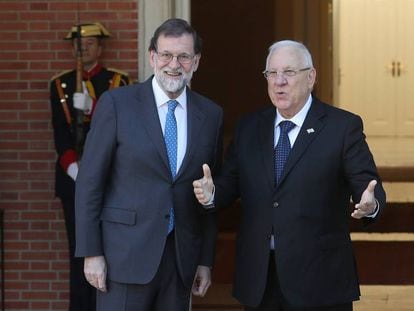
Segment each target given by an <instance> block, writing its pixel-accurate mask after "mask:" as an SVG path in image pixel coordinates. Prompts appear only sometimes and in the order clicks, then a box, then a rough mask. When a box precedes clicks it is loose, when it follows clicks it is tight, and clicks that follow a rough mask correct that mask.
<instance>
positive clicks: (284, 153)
mask: <svg viewBox="0 0 414 311" xmlns="http://www.w3.org/2000/svg"><path fill="white" fill-rule="evenodd" d="M294 127H295V123H293V122H291V121H282V122H280V123H279V128H280V135H279V140H278V142H277V145H276V147H275V170H276V175H275V176H276V185H277V184H278V183H279V180H280V176H282V172H283V168H284V167H285V163H286V160H287V158H288V156H289V153H290V149H291V148H290V141H289V136H288V133H289V132H290V131H291V130H292V129H293V128H294Z"/></svg>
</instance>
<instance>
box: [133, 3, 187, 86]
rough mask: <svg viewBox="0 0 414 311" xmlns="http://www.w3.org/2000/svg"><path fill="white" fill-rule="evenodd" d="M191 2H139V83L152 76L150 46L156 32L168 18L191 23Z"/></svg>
mask: <svg viewBox="0 0 414 311" xmlns="http://www.w3.org/2000/svg"><path fill="white" fill-rule="evenodd" d="M190 1H191V0H138V81H139V82H142V81H144V80H145V79H147V78H148V77H149V76H150V75H151V74H152V68H151V66H150V64H149V62H148V58H149V54H148V46H149V42H150V40H151V37H152V35H153V33H154V30H155V29H156V28H157V27H158V26H159V25H161V23H162V22H163V21H165V20H166V19H168V18H172V17H178V18H182V19H185V20H187V21H188V22H190V17H191V16H190V14H191V12H190V10H191V6H190V3H191V2H190Z"/></svg>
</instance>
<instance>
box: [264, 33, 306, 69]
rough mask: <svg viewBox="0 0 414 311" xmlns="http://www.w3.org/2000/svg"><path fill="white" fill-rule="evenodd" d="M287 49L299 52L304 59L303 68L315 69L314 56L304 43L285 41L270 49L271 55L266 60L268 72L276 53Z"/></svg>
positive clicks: (274, 44)
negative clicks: (273, 55) (290, 48)
mask: <svg viewBox="0 0 414 311" xmlns="http://www.w3.org/2000/svg"><path fill="white" fill-rule="evenodd" d="M285 47H292V48H294V49H296V50H298V51H299V52H300V53H301V54H302V57H303V62H304V63H303V66H305V67H310V68H313V62H312V55H311V54H310V52H309V50H308V48H307V47H306V46H305V45H304V44H303V43H301V42H298V41H293V40H283V41H278V42H275V43H273V44H272V45H271V46H270V47H269V54H267V58H266V70H267V69H269V60H270V57H271V56H272V54H273V53H274V52H276V51H277V50H278V49H281V48H285Z"/></svg>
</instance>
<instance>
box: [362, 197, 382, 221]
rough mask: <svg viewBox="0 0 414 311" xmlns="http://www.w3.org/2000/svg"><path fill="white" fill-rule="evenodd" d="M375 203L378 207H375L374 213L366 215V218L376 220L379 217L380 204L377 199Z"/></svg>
mask: <svg viewBox="0 0 414 311" xmlns="http://www.w3.org/2000/svg"><path fill="white" fill-rule="evenodd" d="M375 203H376V206H375V209H374V211H373V212H372V213H371V214H368V215H366V216H365V217H367V218H375V217H376V216H377V215H378V212H379V210H380V209H379V202H378V200H377V199H375Z"/></svg>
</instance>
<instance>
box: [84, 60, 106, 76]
mask: <svg viewBox="0 0 414 311" xmlns="http://www.w3.org/2000/svg"><path fill="white" fill-rule="evenodd" d="M101 71H102V65H101V64H99V63H96V64H95V65H93V66H92V68H91V69H89V70H88V71H85V70H84V71H83V74H82V75H83V78H84V79H85V80H89V79H90V78H92V77H93V76H96V75H97V74H98V73H100V72H101Z"/></svg>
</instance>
